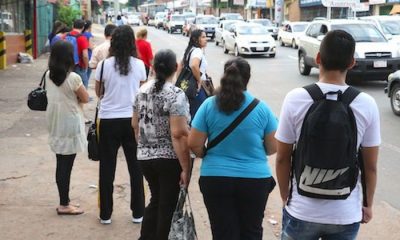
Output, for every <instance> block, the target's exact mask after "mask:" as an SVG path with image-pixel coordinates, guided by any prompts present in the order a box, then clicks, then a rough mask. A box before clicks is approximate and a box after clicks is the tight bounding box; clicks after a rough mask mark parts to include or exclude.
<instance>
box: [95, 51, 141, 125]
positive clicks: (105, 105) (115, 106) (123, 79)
mask: <svg viewBox="0 0 400 240" xmlns="http://www.w3.org/2000/svg"><path fill="white" fill-rule="evenodd" d="M101 64H102V62H100V63H99V64H98V67H97V69H96V81H100V72H101ZM114 64H115V57H110V58H107V59H105V60H104V71H103V80H102V81H103V83H104V89H105V92H104V96H103V98H102V99H101V101H100V110H99V118H100V119H114V118H131V117H132V114H133V105H134V103H135V97H136V94H137V93H138V92H139V87H140V82H141V81H145V80H146V69H145V67H144V63H143V61H142V60H140V59H137V58H133V57H131V59H130V65H131V68H130V71H129V73H128V75H126V76H124V75H121V74H120V73H119V70H118V69H116V68H115V67H114Z"/></svg>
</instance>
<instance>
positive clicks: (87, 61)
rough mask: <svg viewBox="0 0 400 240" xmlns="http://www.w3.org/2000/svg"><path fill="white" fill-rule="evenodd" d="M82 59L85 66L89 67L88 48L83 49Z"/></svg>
mask: <svg viewBox="0 0 400 240" xmlns="http://www.w3.org/2000/svg"><path fill="white" fill-rule="evenodd" d="M82 61H83V65H84V68H85V69H87V68H88V67H89V54H88V49H87V48H86V49H83V50H82Z"/></svg>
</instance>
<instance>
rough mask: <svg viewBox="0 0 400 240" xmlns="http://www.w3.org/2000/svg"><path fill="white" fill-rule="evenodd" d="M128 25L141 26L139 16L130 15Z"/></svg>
mask: <svg viewBox="0 0 400 240" xmlns="http://www.w3.org/2000/svg"><path fill="white" fill-rule="evenodd" d="M128 24H129V25H136V26H140V25H141V20H140V18H139V16H138V15H134V14H131V15H128Z"/></svg>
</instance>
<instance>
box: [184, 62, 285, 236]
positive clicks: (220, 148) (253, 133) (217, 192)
mask: <svg viewBox="0 0 400 240" xmlns="http://www.w3.org/2000/svg"><path fill="white" fill-rule="evenodd" d="M249 79H250V65H249V63H248V62H247V61H246V60H244V59H243V58H235V59H232V60H229V61H228V62H226V63H225V66H224V75H223V77H222V79H221V86H220V88H219V89H218V90H217V93H216V95H215V97H211V98H208V99H207V100H206V101H205V102H204V103H203V104H202V105H201V107H200V108H199V111H198V112H197V114H196V116H195V118H194V120H193V121H192V128H191V130H190V135H189V146H190V149H191V150H192V151H193V153H194V154H195V155H196V156H197V157H201V158H203V161H202V164H201V170H200V180H199V185H200V190H201V192H202V194H203V199H204V203H205V205H206V208H207V211H208V216H209V219H210V224H211V230H212V235H213V239H259V240H261V239H262V235H263V229H262V222H263V218H264V210H265V206H266V203H267V199H268V195H269V193H270V192H271V191H272V189H273V188H274V186H275V181H274V179H273V177H272V171H271V168H270V166H269V164H268V158H267V157H266V155H271V154H274V153H275V152H276V147H275V138H274V135H275V131H276V128H277V120H276V117H275V116H274V114H273V113H272V111H271V109H270V108H269V107H268V106H267V104H265V103H264V102H259V103H258V104H257V105H256V107H255V108H254V109H253V110H252V111H251V112H250V113H249V115H247V117H246V118H244V120H243V121H242V122H241V123H240V124H239V125H238V126H237V127H236V128H235V129H234V130H233V131H232V132H231V133H230V134H229V135H227V136H226V137H225V138H224V139H223V140H222V141H221V142H219V143H218V144H217V145H215V147H213V148H211V149H209V150H207V153H206V154H205V153H204V144H205V142H206V140H207V139H208V141H213V140H214V139H215V138H216V137H217V136H218V135H219V134H220V133H221V131H222V130H223V129H225V128H226V127H227V126H229V125H230V124H231V123H232V122H233V121H234V120H235V119H236V118H237V117H238V116H239V114H240V113H241V112H243V111H244V109H246V108H247V107H248V106H249V105H250V104H251V103H253V101H254V97H253V96H252V95H251V94H250V93H249V92H248V91H247V84H248V82H249ZM204 154H205V156H204Z"/></svg>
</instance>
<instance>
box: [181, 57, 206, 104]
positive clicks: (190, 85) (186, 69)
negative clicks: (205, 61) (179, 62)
mask: <svg viewBox="0 0 400 240" xmlns="http://www.w3.org/2000/svg"><path fill="white" fill-rule="evenodd" d="M193 50H194V49H192V50H191V51H190V53H189V56H188V57H187V59H184V65H183V69H182V71H181V73H180V74H179V76H178V78H177V79H176V83H175V86H177V87H179V88H180V89H182V90H183V91H184V92H185V94H186V96H187V97H188V98H189V99H193V98H195V97H196V95H197V80H196V78H195V77H194V75H193V72H192V69H191V68H190V66H189V62H190V56H191V55H192V52H193ZM200 64H201V62H200Z"/></svg>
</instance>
